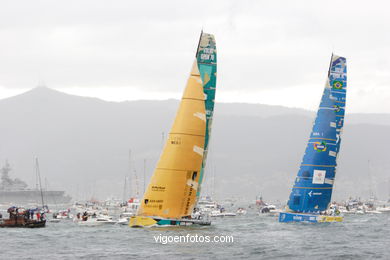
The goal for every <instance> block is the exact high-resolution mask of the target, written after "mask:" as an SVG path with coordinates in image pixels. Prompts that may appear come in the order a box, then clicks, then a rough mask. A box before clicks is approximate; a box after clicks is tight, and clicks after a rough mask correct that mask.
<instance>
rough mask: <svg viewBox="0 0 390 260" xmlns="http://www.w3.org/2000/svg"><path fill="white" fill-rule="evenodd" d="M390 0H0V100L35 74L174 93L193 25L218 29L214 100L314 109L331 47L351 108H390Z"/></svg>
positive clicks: (97, 88) (103, 94) (194, 35)
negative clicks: (343, 61) (342, 65)
mask: <svg viewBox="0 0 390 260" xmlns="http://www.w3.org/2000/svg"><path fill="white" fill-rule="evenodd" d="M389 10H390V4H388V1H356V0H355V1H352V0H351V1H340V0H337V1H329V0H328V1H315V0H307V1H277V0H272V1H271V0H268V1H261V0H256V1H245V0H240V1H227V0H220V1H218V0H213V1H210V0H209V1H200V0H198V1H183V0H164V1H129V0H124V1H112V0H111V1H108V0H107V1H102V0H84V1H82V0H66V1H65V0H64V1H53V0H47V1H33V0H25V1H14V0H0V98H4V97H8V96H12V95H15V94H18V93H21V92H23V91H26V90H28V89H31V88H33V87H35V86H37V85H38V84H39V83H40V82H44V84H45V85H46V86H48V87H50V88H54V89H58V90H61V91H64V92H67V93H71V94H77V95H84V96H94V97H99V98H101V99H105V100H113V101H122V100H135V99H167V98H180V96H181V93H182V90H183V87H184V85H185V83H186V79H187V77H188V73H189V71H190V68H191V65H192V61H193V58H194V55H195V50H196V47H197V43H198V37H199V33H200V30H201V29H202V27H203V29H204V30H205V31H206V32H209V33H213V34H215V37H216V40H217V49H218V85H217V89H218V90H217V101H220V102H248V103H264V104H278V105H285V106H290V107H301V108H307V109H312V110H314V109H315V108H316V107H317V105H318V103H319V99H320V96H321V92H322V90H323V86H324V83H325V79H326V74H327V69H328V65H329V59H330V55H331V53H332V51H333V52H335V53H336V54H338V55H341V56H345V57H346V58H347V64H348V88H349V89H348V101H347V103H348V108H347V111H348V112H376V113H389V112H390V102H389V101H390V50H389V48H390V33H389V32H390V15H389Z"/></svg>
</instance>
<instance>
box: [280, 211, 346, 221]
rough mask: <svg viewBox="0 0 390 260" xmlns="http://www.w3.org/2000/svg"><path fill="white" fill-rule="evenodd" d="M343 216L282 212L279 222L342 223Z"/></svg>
mask: <svg viewBox="0 0 390 260" xmlns="http://www.w3.org/2000/svg"><path fill="white" fill-rule="evenodd" d="M341 221H343V217H342V216H326V215H314V214H304V213H290V212H281V213H280V214H279V222H307V223H324V222H341Z"/></svg>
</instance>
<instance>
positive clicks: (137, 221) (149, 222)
mask: <svg viewBox="0 0 390 260" xmlns="http://www.w3.org/2000/svg"><path fill="white" fill-rule="evenodd" d="M156 224H157V221H156V220H154V219H153V218H150V217H143V216H134V217H131V218H130V221H129V227H150V226H153V225H156Z"/></svg>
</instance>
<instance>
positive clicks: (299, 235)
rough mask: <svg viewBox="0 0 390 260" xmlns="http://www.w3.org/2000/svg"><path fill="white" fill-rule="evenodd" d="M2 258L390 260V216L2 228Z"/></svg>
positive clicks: (269, 218) (248, 217)
mask: <svg viewBox="0 0 390 260" xmlns="http://www.w3.org/2000/svg"><path fill="white" fill-rule="evenodd" d="M160 234H161V235H162V236H168V235H172V236H175V235H182V236H187V234H189V235H190V236H195V235H198V236H211V237H213V236H215V235H218V236H220V235H228V236H233V239H234V240H233V243H167V244H161V243H156V242H155V239H154V236H159V235H160ZM0 238H1V251H0V252H1V253H0V259H142V258H146V259H239V258H246V259H373V258H375V259H390V214H380V215H347V216H346V217H345V220H344V222H342V223H324V224H302V223H296V224H286V223H279V222H277V219H276V218H275V217H270V216H262V217H260V216H257V215H254V214H249V213H248V215H246V216H237V217H232V218H223V219H216V220H214V222H213V224H212V226H210V227H180V228H174V227H171V228H148V229H134V228H129V227H127V226H119V225H113V226H100V227H85V226H79V225H77V224H74V223H73V222H71V221H68V222H66V221H64V222H62V223H48V224H47V227H46V228H42V229H10V228H8V229H0Z"/></svg>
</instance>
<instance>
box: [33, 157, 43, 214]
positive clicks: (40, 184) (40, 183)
mask: <svg viewBox="0 0 390 260" xmlns="http://www.w3.org/2000/svg"><path fill="white" fill-rule="evenodd" d="M35 171H36V176H37V178H38V182H39V189H40V191H41V202H42V209H43V208H44V207H45V203H44V201H43V190H42V182H41V173H40V170H39V162H38V157H36V158H35Z"/></svg>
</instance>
